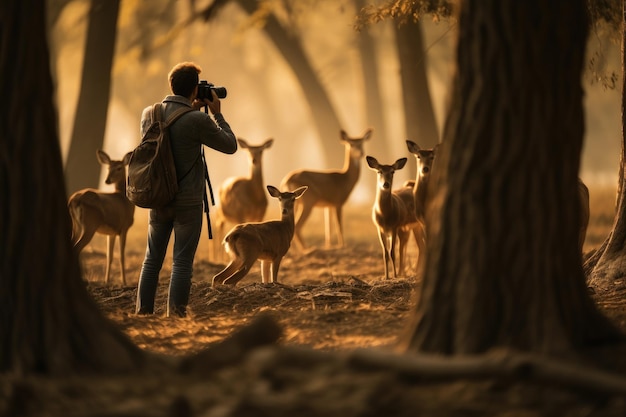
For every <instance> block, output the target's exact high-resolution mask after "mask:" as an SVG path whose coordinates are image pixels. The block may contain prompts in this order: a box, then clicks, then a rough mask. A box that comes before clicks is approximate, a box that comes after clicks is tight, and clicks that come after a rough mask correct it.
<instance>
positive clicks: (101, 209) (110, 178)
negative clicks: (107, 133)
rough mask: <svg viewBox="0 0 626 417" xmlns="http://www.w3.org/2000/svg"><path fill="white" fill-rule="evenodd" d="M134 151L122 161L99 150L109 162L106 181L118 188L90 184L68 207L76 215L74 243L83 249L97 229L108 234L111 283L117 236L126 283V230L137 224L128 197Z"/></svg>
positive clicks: (106, 280) (123, 278)
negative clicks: (111, 189)
mask: <svg viewBox="0 0 626 417" xmlns="http://www.w3.org/2000/svg"><path fill="white" fill-rule="evenodd" d="M130 155H131V152H129V153H127V154H126V155H124V158H123V159H122V160H121V161H117V160H112V159H111V158H110V157H109V155H107V154H106V152H104V151H102V150H98V151H97V153H96V156H97V158H98V161H99V162H100V164H102V165H107V166H108V168H109V172H108V174H107V177H106V180H105V183H107V184H113V185H115V191H114V192H112V193H105V192H103V191H100V190H96V189H92V188H86V189H83V190H80V191H77V192H75V193H74V194H72V195H71V196H70V198H69V200H68V204H67V205H68V209H69V212H70V216H71V218H72V244H73V245H74V248H76V250H77V252H78V253H80V252H81V251H82V250H83V249H84V248H85V246H87V244H88V243H89V242H91V239H92V238H93V236H94V234H95V233H96V232H98V233H101V234H104V235H106V236H107V266H106V273H105V282H106V283H107V284H108V282H109V275H110V272H111V262H112V261H113V247H114V246H115V238H116V236H119V237H120V269H121V271H122V282H123V284H124V285H126V272H125V270H124V250H125V247H126V234H127V233H128V229H129V228H130V226H132V224H133V220H134V214H135V205H134V204H133V203H131V202H130V200H128V198H126V166H127V165H128V161H129V160H130Z"/></svg>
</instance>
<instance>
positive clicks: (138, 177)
mask: <svg viewBox="0 0 626 417" xmlns="http://www.w3.org/2000/svg"><path fill="white" fill-rule="evenodd" d="M192 110H193V109H192V108H190V107H183V108H181V109H179V110H176V111H175V112H174V113H173V114H172V115H170V117H169V118H168V119H167V120H165V121H163V120H162V113H163V109H162V105H161V103H156V104H154V105H153V106H152V124H151V125H150V127H149V128H148V130H147V131H146V133H145V134H144V135H143V137H142V138H141V143H140V144H139V145H138V146H137V147H136V148H135V149H134V150H133V151H132V154H131V157H130V162H129V163H128V177H127V181H126V197H128V199H129V200H130V201H131V202H132V203H133V204H135V205H136V206H139V207H143V208H158V207H163V206H165V205H167V204H168V203H170V202H171V201H172V200H173V199H174V196H176V193H177V192H178V183H179V179H178V177H177V175H176V166H175V165H174V155H173V154H172V144H171V140H170V135H169V127H170V126H171V125H172V124H173V123H174V122H175V121H176V120H177V119H178V118H179V117H180V116H182V115H183V114H185V113H187V112H189V111H192ZM192 167H193V165H192ZM190 171H191V168H190V169H189V171H187V173H186V174H185V175H184V176H182V177H181V178H180V181H182V179H183V178H184V177H185V176H186V175H187V174H188V173H189V172H190Z"/></svg>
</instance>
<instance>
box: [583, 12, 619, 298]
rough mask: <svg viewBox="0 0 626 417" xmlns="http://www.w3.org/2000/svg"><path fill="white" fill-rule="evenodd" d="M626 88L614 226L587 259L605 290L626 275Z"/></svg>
mask: <svg viewBox="0 0 626 417" xmlns="http://www.w3.org/2000/svg"><path fill="white" fill-rule="evenodd" d="M625 48H626V2H622V51H621V52H622V80H624V74H625V72H626V54H625V53H624V49H625ZM625 163H626V88H625V87H624V83H623V82H622V152H621V155H620V166H619V182H618V189H617V209H616V213H615V220H614V222H613V229H612V230H611V232H610V233H609V235H608V236H607V238H606V240H605V241H604V243H603V244H602V246H601V247H600V248H599V249H598V250H597V251H596V252H595V253H594V254H593V255H592V256H591V257H590V258H589V259H588V260H587V261H586V262H585V272H586V273H587V277H588V279H589V284H590V285H591V286H593V287H594V288H596V289H598V290H601V291H603V290H604V291H606V290H610V289H612V288H614V286H615V281H616V280H618V279H620V278H623V277H624V276H626V201H625V200H626V195H625V194H624V193H625V191H626V186H625V185H626V184H625V183H624V182H625V181H626V178H625V177H624V164H625Z"/></svg>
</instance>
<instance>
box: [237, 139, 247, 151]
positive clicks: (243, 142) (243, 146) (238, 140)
mask: <svg viewBox="0 0 626 417" xmlns="http://www.w3.org/2000/svg"><path fill="white" fill-rule="evenodd" d="M237 143H239V146H241V147H242V148H244V149H248V148H249V147H250V145H248V142H246V141H245V139H242V138H237Z"/></svg>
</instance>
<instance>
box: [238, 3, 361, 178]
mask: <svg viewBox="0 0 626 417" xmlns="http://www.w3.org/2000/svg"><path fill="white" fill-rule="evenodd" d="M237 3H238V4H239V5H240V6H241V7H242V8H243V9H244V10H245V11H246V13H249V14H251V13H254V11H256V9H257V7H258V6H259V5H258V2H257V1H255V0H237ZM263 29H264V30H265V33H266V34H267V36H269V38H270V39H271V40H272V42H273V43H274V45H275V46H276V48H277V49H278V51H279V52H280V53H281V55H282V56H283V58H285V61H287V63H288V64H289V66H290V68H291V69H292V70H293V73H294V75H295V76H296V78H297V79H298V81H299V84H300V88H302V92H303V94H304V96H305V98H306V101H307V103H309V106H310V108H311V113H312V115H313V123H315V128H316V130H317V132H318V134H319V136H320V140H321V143H322V151H323V152H324V160H325V163H326V165H327V167H328V168H340V167H342V166H343V152H342V148H341V145H340V144H339V137H340V135H339V131H340V129H341V128H342V125H341V122H340V121H339V117H338V116H337V113H336V112H335V110H334V107H333V105H332V103H331V101H330V97H329V96H328V94H327V93H326V89H325V87H324V86H323V85H322V84H321V82H320V80H319V78H318V76H317V74H316V73H315V71H314V70H313V67H312V66H311V63H310V60H309V58H308V57H307V56H306V54H305V53H304V49H302V45H300V42H299V41H298V39H296V38H295V37H294V36H293V35H292V34H290V33H289V32H288V31H286V30H285V29H284V28H283V26H282V25H281V24H280V22H279V21H278V19H276V17H275V16H274V15H273V14H270V15H269V16H268V17H267V21H266V22H265V26H264V28H263ZM363 130H365V127H364V128H363ZM358 133H359V132H352V134H354V135H356V134H358Z"/></svg>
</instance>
